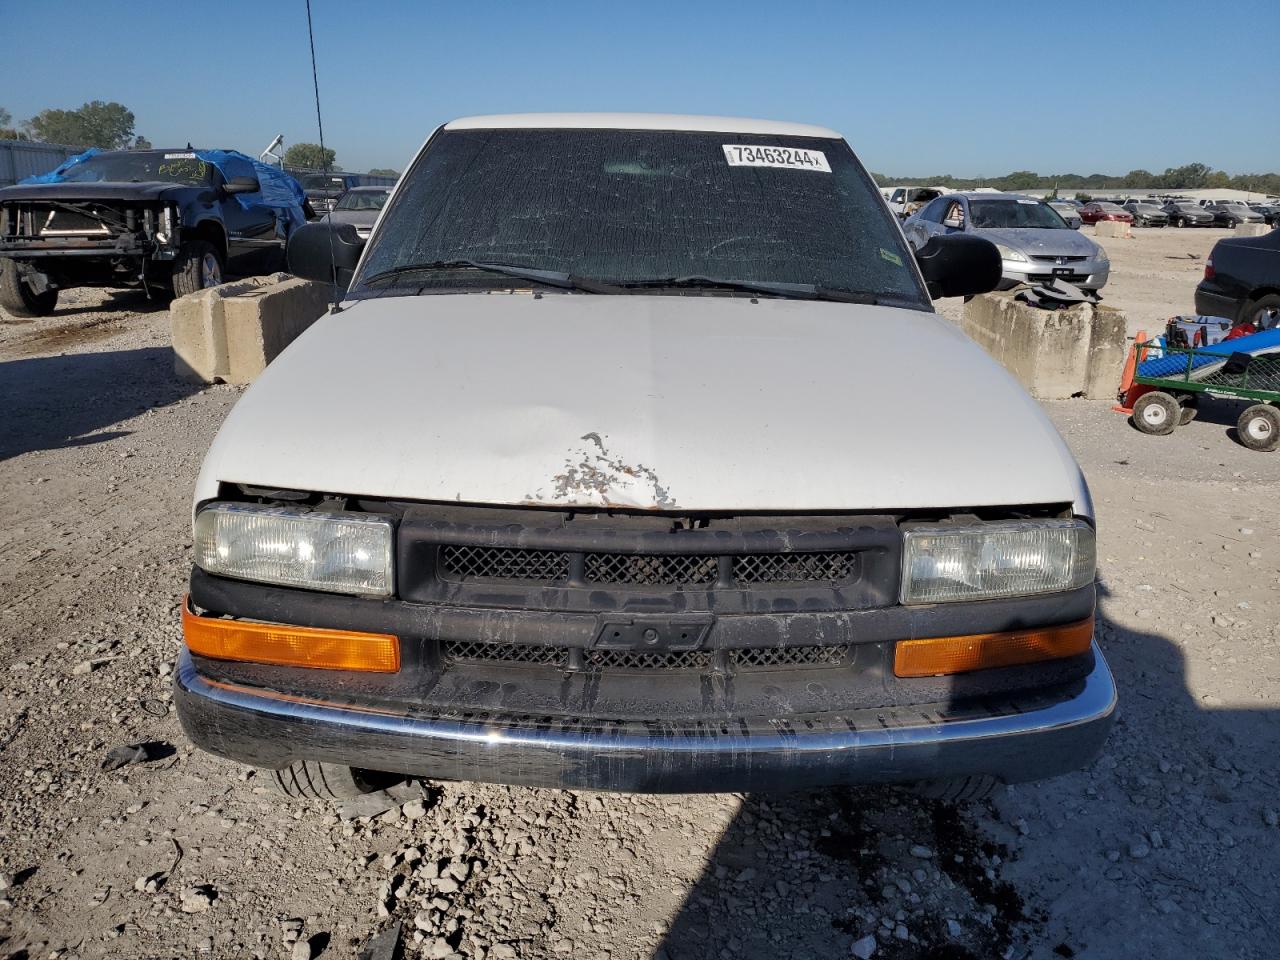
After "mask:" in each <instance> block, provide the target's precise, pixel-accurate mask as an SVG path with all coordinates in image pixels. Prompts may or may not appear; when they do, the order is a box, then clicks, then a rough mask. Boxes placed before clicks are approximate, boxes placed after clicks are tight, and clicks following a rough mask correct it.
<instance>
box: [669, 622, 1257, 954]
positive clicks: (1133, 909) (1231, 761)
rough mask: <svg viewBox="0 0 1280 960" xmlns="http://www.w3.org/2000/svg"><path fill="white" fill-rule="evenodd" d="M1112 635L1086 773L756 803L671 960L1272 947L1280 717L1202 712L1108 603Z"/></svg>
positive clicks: (1177, 666) (747, 801) (1160, 641)
mask: <svg viewBox="0 0 1280 960" xmlns="http://www.w3.org/2000/svg"><path fill="white" fill-rule="evenodd" d="M1098 636H1099V638H1100V643H1101V645H1102V646H1103V648H1104V650H1105V652H1106V656H1107V658H1108V660H1109V662H1110V664H1111V666H1112V669H1113V672H1114V673H1115V676H1116V681H1117V684H1118V685H1119V687H1120V711H1121V712H1120V718H1119V720H1118V722H1117V725H1116V726H1115V727H1114V728H1113V730H1112V733H1111V735H1110V738H1109V740H1108V742H1107V745H1106V746H1105V747H1104V749H1103V751H1102V753H1101V755H1100V756H1099V757H1098V758H1097V759H1096V760H1095V761H1094V763H1093V764H1092V765H1091V766H1090V767H1089V768H1088V769H1086V770H1082V771H1078V772H1076V773H1072V774H1068V775H1066V776H1063V777H1058V778H1055V779H1053V780H1048V781H1042V782H1040V783H1033V784H1023V785H1017V786H1014V787H1010V788H1001V791H1000V792H998V793H997V794H996V795H995V796H994V797H993V798H992V799H991V800H989V801H984V802H980V803H970V804H959V805H956V804H949V803H943V802H938V801H930V800H925V799H922V798H919V797H917V796H916V795H914V794H912V793H910V792H908V791H907V790H904V789H898V788H893V787H867V788H851V789H832V790H824V791H812V792H808V793H801V794H792V795H773V796H765V795H748V796H745V797H743V799H742V803H741V808H740V810H739V811H738V813H737V815H736V816H735V818H734V820H733V821H732V822H731V824H730V825H729V827H728V828H727V829H726V830H725V832H724V834H723V836H722V837H721V838H720V840H719V842H718V843H717V844H716V846H715V848H714V850H713V851H712V853H711V854H710V855H709V857H708V859H707V866H706V868H705V870H704V872H703V874H702V876H701V878H700V879H699V880H698V882H697V883H696V884H695V886H694V887H693V889H692V890H691V891H690V892H689V895H688V897H687V898H686V900H685V902H684V904H683V906H682V907H681V909H680V911H679V912H678V914H677V915H676V917H675V918H674V920H673V921H672V923H671V924H670V925H669V927H668V929H667V932H666V934H665V936H664V938H663V940H662V942H661V943H660V945H659V946H658V948H657V949H656V950H655V951H654V953H653V954H652V957H653V958H654V960H693V958H701V957H707V956H722V957H732V958H735V960H737V958H743V960H777V958H782V957H796V958H800V957H804V958H813V957H849V956H851V955H855V956H863V955H867V954H866V953H865V950H866V948H867V947H868V946H869V942H868V941H866V939H865V938H866V937H868V936H872V937H874V938H875V949H874V954H872V955H873V956H874V957H875V958H877V960H885V958H887V960H966V958H973V960H987V958H995V957H1005V956H1013V957H1019V958H1022V957H1028V958H1044V960H1057V958H1061V957H1076V956H1088V957H1090V958H1121V957H1135V956H1144V955H1145V956H1164V955H1167V951H1168V949H1170V946H1171V944H1172V943H1175V942H1176V943H1178V944H1179V945H1180V949H1183V950H1186V951H1187V955H1200V956H1215V957H1216V956H1223V957H1225V956H1232V957H1253V956H1258V957H1261V956H1264V955H1268V954H1267V952H1266V945H1267V944H1269V943H1271V942H1272V940H1271V937H1273V936H1274V934H1275V933H1276V932H1277V931H1276V930H1275V929H1270V930H1268V928H1269V927H1270V926H1271V925H1272V924H1273V923H1274V920H1273V919H1272V917H1271V916H1270V915H1269V914H1270V913H1273V912H1274V911H1269V910H1268V908H1267V907H1266V906H1265V904H1266V903H1267V902H1270V900H1271V894H1270V893H1269V892H1268V891H1270V890H1274V888H1275V883H1276V882H1277V880H1280V844H1277V843H1276V831H1275V828H1274V826H1270V825H1269V824H1268V823H1267V822H1266V821H1265V820H1264V817H1263V816H1261V815H1260V813H1261V812H1262V811H1265V810H1272V811H1274V810H1275V809H1276V807H1277V806H1280V803H1277V800H1276V786H1277V782H1276V781H1277V777H1276V771H1275V766H1274V758H1275V756H1276V752H1277V749H1278V748H1280V718H1278V717H1277V713H1276V711H1267V710H1247V709H1226V708H1223V707H1221V706H1213V705H1210V704H1207V703H1205V702H1204V701H1201V700H1197V699H1196V698H1195V697H1194V696H1193V695H1192V693H1191V692H1190V690H1189V689H1188V686H1187V683H1186V663H1185V662H1184V657H1183V653H1182V650H1181V649H1180V648H1179V647H1178V646H1177V645H1176V644H1175V643H1174V642H1172V641H1171V640H1169V639H1168V638H1166V637H1163V636H1160V635H1159V634H1156V633H1146V632H1140V631H1134V630H1130V629H1127V628H1124V627H1121V626H1119V625H1118V624H1116V623H1115V622H1113V621H1111V620H1109V619H1108V618H1107V617H1106V616H1105V614H1104V613H1102V612H1101V610H1100V615H1099V619H1098ZM1271 815H1272V816H1274V813H1273V814H1271ZM1224 845H1226V846H1224ZM1171 934H1172V938H1171ZM859 941H862V943H861V944H860V947H861V949H862V950H863V951H864V952H863V953H851V951H852V949H853V946H854V944H857V943H858V942H859Z"/></svg>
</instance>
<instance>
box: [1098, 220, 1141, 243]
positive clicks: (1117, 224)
mask: <svg viewBox="0 0 1280 960" xmlns="http://www.w3.org/2000/svg"><path fill="white" fill-rule="evenodd" d="M1093 235H1094V236H1095V237H1123V238H1124V239H1126V240H1132V239H1133V230H1132V229H1130V225H1129V224H1127V223H1124V222H1123V221H1120V220H1099V221H1098V222H1097V223H1095V224H1094V225H1093Z"/></svg>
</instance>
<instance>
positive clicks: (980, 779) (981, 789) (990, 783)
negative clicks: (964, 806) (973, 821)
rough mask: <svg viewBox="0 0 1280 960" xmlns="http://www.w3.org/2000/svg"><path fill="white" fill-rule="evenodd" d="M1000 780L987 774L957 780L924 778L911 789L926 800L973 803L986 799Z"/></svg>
mask: <svg viewBox="0 0 1280 960" xmlns="http://www.w3.org/2000/svg"><path fill="white" fill-rule="evenodd" d="M999 786H1000V781H999V780H997V779H996V778H995V777H992V776H989V775H987V774H978V775H975V776H972V777H959V778H957V779H955V780H922V781H920V782H919V783H913V784H911V786H910V788H909V789H910V790H911V792H912V793H914V794H915V795H916V796H918V797H923V798H924V799H926V800H941V801H942V802H943V803H965V802H969V803H973V802H976V801H978V800H986V799H987V798H988V797H990V796H991V795H992V794H993V793H995V791H996V788H997V787H999Z"/></svg>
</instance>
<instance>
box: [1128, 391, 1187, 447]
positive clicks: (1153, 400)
mask: <svg viewBox="0 0 1280 960" xmlns="http://www.w3.org/2000/svg"><path fill="white" fill-rule="evenodd" d="M1181 419H1182V408H1181V407H1179V406H1178V401H1177V400H1175V399H1174V398H1173V397H1171V396H1169V394H1167V393H1164V392H1162V391H1160V390H1156V391H1155V392H1153V393H1144V394H1143V395H1142V396H1141V397H1139V398H1138V402H1137V403H1135V404H1134V405H1133V425H1134V426H1135V427H1137V428H1138V429H1139V430H1141V431H1142V432H1143V433H1149V434H1151V435H1152V436H1156V437H1163V436H1164V435H1165V434H1167V433H1173V430H1174V427H1176V426H1177V425H1178V423H1179V421H1181Z"/></svg>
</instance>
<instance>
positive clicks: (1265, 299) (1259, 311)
mask: <svg viewBox="0 0 1280 960" xmlns="http://www.w3.org/2000/svg"><path fill="white" fill-rule="evenodd" d="M1239 319H1241V320H1248V321H1249V322H1251V323H1252V324H1253V325H1254V326H1255V327H1257V328H1258V329H1259V330H1270V329H1271V328H1272V327H1275V326H1280V293H1268V294H1267V295H1266V296H1262V297H1259V298H1258V299H1257V300H1250V301H1249V302H1248V303H1246V304H1245V305H1244V307H1243V308H1241V310H1240V317H1239Z"/></svg>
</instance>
